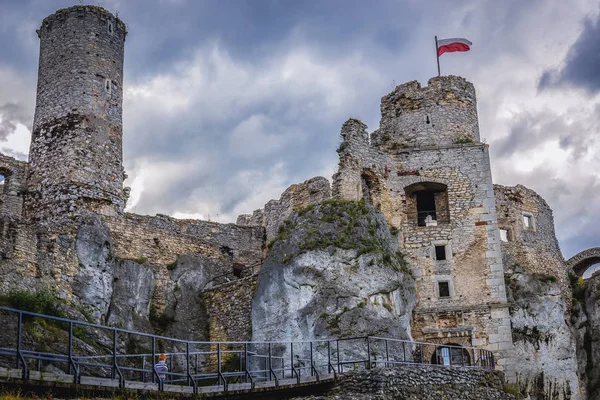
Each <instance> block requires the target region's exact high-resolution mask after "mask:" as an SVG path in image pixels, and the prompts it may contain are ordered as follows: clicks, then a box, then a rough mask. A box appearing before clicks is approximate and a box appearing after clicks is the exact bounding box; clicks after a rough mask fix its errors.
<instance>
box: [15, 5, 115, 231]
mask: <svg viewBox="0 0 600 400" xmlns="http://www.w3.org/2000/svg"><path fill="white" fill-rule="evenodd" d="M38 36H39V38H40V58H39V71H38V87H37V99H36V108H35V118H34V123H33V132H32V140H31V147H30V153H29V154H30V171H29V177H28V188H29V198H28V201H27V204H26V208H25V211H26V216H27V217H31V218H34V219H40V218H44V217H49V216H52V215H57V214H63V213H74V212H77V211H78V210H88V211H94V212H98V213H101V214H106V215H114V214H116V213H118V212H120V211H122V209H123V206H124V204H123V178H124V173H123V166H122V99H123V52H124V45H125V36H126V27H125V24H124V23H123V22H121V21H120V20H118V19H117V18H115V17H114V16H113V15H112V14H110V13H109V12H108V11H106V10H104V9H103V8H101V7H96V6H74V7H71V8H65V9H62V10H59V11H57V12H56V13H54V14H52V15H50V16H48V17H47V18H45V19H44V21H43V22H42V25H41V27H40V29H39V30H38Z"/></svg>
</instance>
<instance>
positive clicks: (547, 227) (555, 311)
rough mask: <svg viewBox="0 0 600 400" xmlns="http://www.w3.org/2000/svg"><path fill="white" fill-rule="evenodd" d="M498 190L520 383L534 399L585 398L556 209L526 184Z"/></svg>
mask: <svg viewBox="0 0 600 400" xmlns="http://www.w3.org/2000/svg"><path fill="white" fill-rule="evenodd" d="M494 193H495V197H496V205H497V210H498V226H499V227H500V228H501V229H503V230H505V231H506V241H502V242H501V244H502V258H503V261H504V265H505V266H506V275H505V278H506V281H507V284H508V295H509V300H510V302H511V310H510V311H511V312H510V318H511V326H512V337H513V341H514V350H513V352H512V358H513V364H514V365H515V369H516V376H517V383H518V384H519V386H520V387H521V389H522V391H523V393H527V394H528V395H530V396H532V398H536V399H581V398H583V388H582V387H580V386H581V385H580V381H579V378H578V376H577V358H576V356H575V350H576V343H575V337H574V334H573V331H572V328H571V326H570V324H569V323H568V321H567V320H566V319H567V318H568V315H569V313H568V312H569V310H570V306H571V289H570V287H569V282H568V277H567V273H566V272H567V269H566V267H565V262H564V259H563V257H562V254H561V252H560V248H559V246H558V241H557V239H556V235H555V233H554V218H553V216H552V210H551V209H550V207H549V206H548V204H547V203H546V201H545V200H544V199H543V198H542V197H540V196H539V195H538V194H537V193H535V192H534V191H533V190H531V189H528V188H526V187H524V186H522V185H518V186H516V187H507V186H501V185H494ZM525 217H527V218H529V220H528V221H529V226H526V224H525V222H524V218H525Z"/></svg>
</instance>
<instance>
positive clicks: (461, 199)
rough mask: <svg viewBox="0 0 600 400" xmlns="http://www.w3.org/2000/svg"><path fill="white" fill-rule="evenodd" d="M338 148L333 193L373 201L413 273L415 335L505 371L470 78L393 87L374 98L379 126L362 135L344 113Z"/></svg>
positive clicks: (495, 259)
mask: <svg viewBox="0 0 600 400" xmlns="http://www.w3.org/2000/svg"><path fill="white" fill-rule="evenodd" d="M338 153H339V154H340V163H339V171H338V173H337V174H336V175H335V176H334V186H333V193H334V196H335V197H337V198H342V199H348V200H359V199H364V200H365V201H368V202H371V203H372V204H373V205H374V206H375V207H377V208H379V209H380V210H381V211H382V212H383V213H384V215H385V216H386V218H387V220H388V223H389V225H390V228H391V230H392V232H397V236H398V241H399V245H400V247H401V248H403V249H404V253H405V254H406V256H407V261H408V262H409V264H410V265H411V267H412V270H413V272H414V274H415V276H416V281H417V294H418V304H417V307H416V309H415V312H414V316H413V322H412V335H413V337H414V338H415V339H416V340H419V341H426V342H436V343H440V344H453V345H460V346H476V347H482V348H486V349H488V350H493V351H495V353H496V354H497V356H498V357H499V359H498V360H497V361H498V365H499V366H500V367H501V368H503V369H504V370H505V371H506V372H507V373H508V374H509V376H511V375H512V374H513V371H511V369H512V366H511V365H509V364H510V360H509V357H507V356H506V355H505V352H506V351H507V350H510V349H511V348H512V337H511V330H510V315H509V309H508V304H507V298H506V289H505V286H504V267H503V264H502V257H501V251H500V232H499V230H498V225H497V220H496V208H495V202H494V187H493V184H492V175H491V169H490V161H489V154H488V146H487V145H486V144H484V143H481V142H480V138H479V128H478V121H477V103H476V98H475V89H474V87H473V85H472V84H471V83H469V82H467V81H466V80H465V79H464V78H461V77H456V76H442V77H435V78H432V79H430V80H429V82H428V86H426V87H421V85H420V84H419V83H418V82H416V81H413V82H408V83H406V84H403V85H400V86H398V87H396V89H395V90H394V91H392V93H390V94H388V95H387V96H384V97H383V98H382V101H381V122H380V128H379V129H378V130H376V131H375V132H373V133H372V134H371V135H369V134H368V133H367V131H366V126H365V125H364V124H362V123H361V122H360V121H357V120H349V121H347V122H346V123H345V124H344V126H343V127H342V144H341V146H340V148H339V149H338ZM452 352H454V350H452ZM428 356H429V355H428ZM431 356H432V357H433V356H435V355H433V354H432V355H431ZM438 356H439V355H438ZM446 356H449V357H450V353H448V352H447V353H446ZM455 356H456V357H461V358H462V357H470V356H468V355H467V354H466V353H465V354H462V353H461V354H452V355H451V357H455ZM446 358H448V357H446ZM446 361H448V360H446V359H444V362H446ZM472 361H473V362H477V360H472Z"/></svg>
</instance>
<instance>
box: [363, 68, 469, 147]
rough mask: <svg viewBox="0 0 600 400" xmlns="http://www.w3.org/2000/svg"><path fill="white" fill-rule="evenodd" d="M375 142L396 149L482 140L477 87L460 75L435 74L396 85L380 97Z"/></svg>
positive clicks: (374, 133)
mask: <svg viewBox="0 0 600 400" xmlns="http://www.w3.org/2000/svg"><path fill="white" fill-rule="evenodd" d="M371 140H372V142H373V145H374V146H376V147H379V148H382V149H387V150H397V149H401V148H407V147H428V146H436V147H437V146H447V145H452V144H456V143H467V142H468V143H473V142H479V122H478V120H477V101H476V97H475V87H474V86H473V85H472V84H471V83H469V82H467V80H466V79H464V78H461V77H458V76H441V77H435V78H432V79H430V80H429V82H427V86H426V87H421V85H420V83H419V82H417V81H411V82H407V83H405V84H402V85H399V86H398V87H396V88H395V89H394V90H393V91H392V92H391V93H390V94H388V95H387V96H384V97H383V98H382V99H381V122H380V127H379V130H377V131H375V132H373V135H372V137H371Z"/></svg>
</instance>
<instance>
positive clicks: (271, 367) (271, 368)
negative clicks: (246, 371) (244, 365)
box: [269, 343, 273, 381]
mask: <svg viewBox="0 0 600 400" xmlns="http://www.w3.org/2000/svg"><path fill="white" fill-rule="evenodd" d="M271 362H272V360H271V343H269V381H270V380H271V372H273V365H272V364H271Z"/></svg>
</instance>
